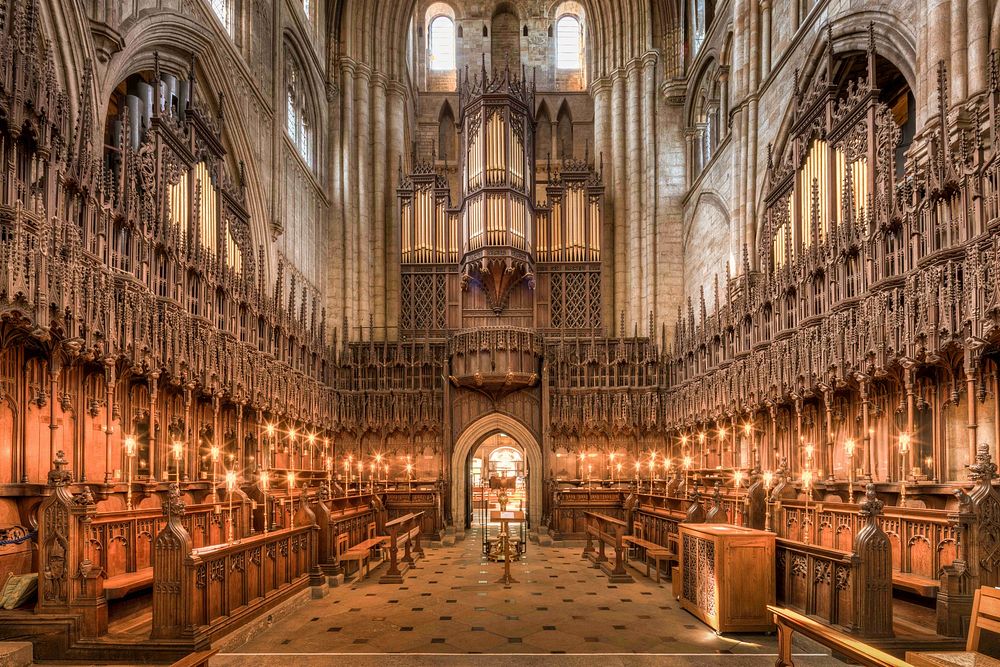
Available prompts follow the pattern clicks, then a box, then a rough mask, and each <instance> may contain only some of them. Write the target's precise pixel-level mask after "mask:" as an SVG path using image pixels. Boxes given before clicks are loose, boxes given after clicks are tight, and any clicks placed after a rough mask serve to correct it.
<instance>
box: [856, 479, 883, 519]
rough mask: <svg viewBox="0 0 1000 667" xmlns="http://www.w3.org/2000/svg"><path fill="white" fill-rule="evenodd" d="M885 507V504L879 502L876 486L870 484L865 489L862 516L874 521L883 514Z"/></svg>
mask: <svg viewBox="0 0 1000 667" xmlns="http://www.w3.org/2000/svg"><path fill="white" fill-rule="evenodd" d="M884 507H885V503H884V502H882V501H881V500H879V497H878V495H877V494H876V493H875V485H874V484H868V486H866V487H865V502H863V503H861V516H863V517H865V518H867V519H869V520H872V521H873V520H874V519H875V517H878V516H880V515H881V514H882V508H884Z"/></svg>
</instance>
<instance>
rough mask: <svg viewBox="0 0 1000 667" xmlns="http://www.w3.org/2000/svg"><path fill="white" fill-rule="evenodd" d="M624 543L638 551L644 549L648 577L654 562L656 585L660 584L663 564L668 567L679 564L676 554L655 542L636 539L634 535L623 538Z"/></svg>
mask: <svg viewBox="0 0 1000 667" xmlns="http://www.w3.org/2000/svg"><path fill="white" fill-rule="evenodd" d="M622 541H623V542H625V544H630V545H632V546H633V547H635V548H637V549H642V551H643V553H644V557H643V559H642V560H643V562H644V563H645V564H646V576H647V577H648V576H649V561H650V560H652V561H653V562H654V563H655V569H656V583H660V563H661V562H664V563H666V564H667V567H670V563H672V562H674V563H676V562H678V559H677V554H676V553H674V552H672V551H670V549H668V548H666V547H663V546H660V545H659V544H655V543H653V542H647V541H646V540H644V539H642V538H640V537H635V536H632V535H626V536H625V537H623V538H622ZM627 553H628V552H627V551H626V554H627ZM628 562H629V563H630V564H631V562H632V561H631V559H629V560H628Z"/></svg>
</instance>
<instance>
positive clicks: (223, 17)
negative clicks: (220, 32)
mask: <svg viewBox="0 0 1000 667" xmlns="http://www.w3.org/2000/svg"><path fill="white" fill-rule="evenodd" d="M234 2H235V0H209V4H210V5H211V6H212V11H213V12H215V15H216V16H217V17H218V19H219V21H220V22H221V23H222V27H224V28H225V29H226V32H227V33H229V34H230V35H232V34H233V3H234Z"/></svg>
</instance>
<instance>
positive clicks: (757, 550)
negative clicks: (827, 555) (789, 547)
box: [680, 523, 775, 633]
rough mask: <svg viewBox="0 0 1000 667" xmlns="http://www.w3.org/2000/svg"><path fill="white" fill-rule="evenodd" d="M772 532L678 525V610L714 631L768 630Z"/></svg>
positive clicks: (771, 595)
mask: <svg viewBox="0 0 1000 667" xmlns="http://www.w3.org/2000/svg"><path fill="white" fill-rule="evenodd" d="M774 537H775V536H774V533H768V532H765V531H762V530H751V529H749V528H741V527H739V526H730V525H726V524H708V523H695V524H681V525H680V570H681V587H680V588H681V591H680V593H681V596H680V601H681V606H682V607H683V608H684V609H687V610H688V611H689V612H691V613H692V614H694V615H695V616H697V617H698V618H700V619H701V620H702V621H704V622H705V623H707V624H708V625H709V626H711V627H712V628H713V629H714V630H715V631H716V632H719V633H723V632H765V631H769V630H773V629H774V622H773V619H772V618H771V614H769V613H768V611H767V605H769V604H774V593H775V590H774Z"/></svg>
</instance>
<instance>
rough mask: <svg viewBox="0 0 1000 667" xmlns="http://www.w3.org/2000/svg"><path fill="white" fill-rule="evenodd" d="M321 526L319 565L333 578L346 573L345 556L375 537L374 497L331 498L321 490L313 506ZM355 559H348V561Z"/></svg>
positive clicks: (324, 490)
mask: <svg viewBox="0 0 1000 667" xmlns="http://www.w3.org/2000/svg"><path fill="white" fill-rule="evenodd" d="M312 508H313V512H314V513H315V514H316V524H317V526H318V527H319V566H320V569H321V570H322V571H323V573H324V574H325V575H327V576H328V577H333V576H336V575H339V574H346V573H344V572H343V563H342V557H343V555H344V554H346V553H347V552H348V551H349V550H350V549H351V548H353V547H354V546H356V545H358V544H360V543H361V542H363V541H365V540H367V539H371V538H372V537H374V536H375V532H376V531H375V510H374V509H373V508H372V497H371V496H370V495H363V496H340V497H337V498H330V497H329V493H328V492H327V491H326V489H324V488H321V489H320V493H319V494H318V495H317V498H316V501H315V502H314V504H313V505H312ZM351 560H353V559H352V558H348V562H350V561H351Z"/></svg>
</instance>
